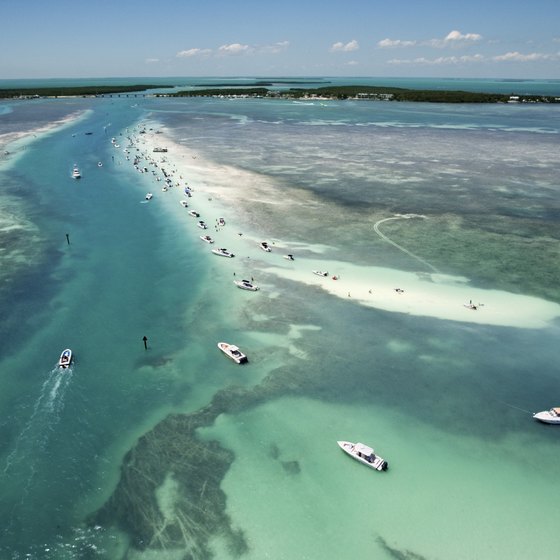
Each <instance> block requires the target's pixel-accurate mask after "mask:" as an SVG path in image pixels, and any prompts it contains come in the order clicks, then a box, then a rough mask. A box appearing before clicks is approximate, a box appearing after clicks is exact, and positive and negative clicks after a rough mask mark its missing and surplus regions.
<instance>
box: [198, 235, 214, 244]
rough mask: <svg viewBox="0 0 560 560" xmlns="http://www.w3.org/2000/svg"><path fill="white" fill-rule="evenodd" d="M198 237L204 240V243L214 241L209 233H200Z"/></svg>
mask: <svg viewBox="0 0 560 560" xmlns="http://www.w3.org/2000/svg"><path fill="white" fill-rule="evenodd" d="M200 239H202V241H206V243H214V240H213V239H212V238H211V237H210V236H209V235H201V236H200Z"/></svg>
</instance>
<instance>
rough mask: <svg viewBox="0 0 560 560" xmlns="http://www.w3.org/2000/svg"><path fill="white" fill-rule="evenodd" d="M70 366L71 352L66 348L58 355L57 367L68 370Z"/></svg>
mask: <svg viewBox="0 0 560 560" xmlns="http://www.w3.org/2000/svg"><path fill="white" fill-rule="evenodd" d="M71 364H72V350H70V348H66V350H63V351H62V354H60V358H59V360H58V367H59V368H62V369H66V368H69V367H70V365H71Z"/></svg>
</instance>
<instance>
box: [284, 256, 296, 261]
mask: <svg viewBox="0 0 560 560" xmlns="http://www.w3.org/2000/svg"><path fill="white" fill-rule="evenodd" d="M284 258H285V259H287V260H289V261H293V260H294V255H284Z"/></svg>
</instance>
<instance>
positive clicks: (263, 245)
mask: <svg viewBox="0 0 560 560" xmlns="http://www.w3.org/2000/svg"><path fill="white" fill-rule="evenodd" d="M259 247H260V248H261V249H262V250H263V251H266V252H267V253H270V247H269V246H268V243H267V242H266V241H262V242H261V244H260V245H259Z"/></svg>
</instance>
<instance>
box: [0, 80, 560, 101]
mask: <svg viewBox="0 0 560 560" xmlns="http://www.w3.org/2000/svg"><path fill="white" fill-rule="evenodd" d="M274 83H280V82H274ZM292 83H293V82H292ZM309 83H311V82H307V84H309ZM214 85H215V86H217V87H211V88H203V89H193V90H181V91H177V92H170V93H165V92H158V93H149V92H148V93H146V92H147V91H148V90H150V89H159V90H162V89H173V88H174V87H175V86H173V85H149V84H148V85H146V84H136V85H129V86H79V87H48V88H17V89H16V88H14V89H0V99H14V98H15V99H34V98H38V97H54V98H56V97H102V96H112V95H121V94H125V95H129V94H130V95H134V96H137V95H140V96H145V95H153V96H155V97H218V98H223V97H227V98H233V97H255V98H259V97H266V98H272V99H274V98H279V99H303V100H317V99H319V100H332V99H336V100H344V99H366V100H367V99H369V100H375V101H417V102H425V103H560V93H559V95H558V96H553V95H528V94H527V95H525V94H515V93H510V94H504V93H483V92H472V91H461V90H419V89H406V88H398V87H378V86H360V85H353V86H323V87H308V88H290V89H287V90H280V91H279V90H277V89H272V88H269V87H264V86H270V85H272V82H270V83H269V82H255V83H254V84H252V85H251V86H250V87H246V86H236V87H231V86H230V87H222V84H214Z"/></svg>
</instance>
